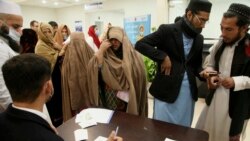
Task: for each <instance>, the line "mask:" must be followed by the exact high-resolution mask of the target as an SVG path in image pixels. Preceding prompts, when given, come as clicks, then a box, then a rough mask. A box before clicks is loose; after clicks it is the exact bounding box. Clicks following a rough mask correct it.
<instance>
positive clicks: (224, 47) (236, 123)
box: [197, 3, 250, 141]
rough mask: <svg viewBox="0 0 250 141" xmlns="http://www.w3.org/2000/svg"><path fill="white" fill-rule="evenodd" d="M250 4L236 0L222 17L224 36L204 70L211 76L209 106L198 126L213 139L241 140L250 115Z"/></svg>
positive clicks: (222, 34)
mask: <svg viewBox="0 0 250 141" xmlns="http://www.w3.org/2000/svg"><path fill="white" fill-rule="evenodd" d="M249 13H250V7H248V6H246V5H243V4H236V3H233V4H231V5H230V7H229V9H228V10H227V12H225V13H224V15H223V17H222V20H221V24H220V25H221V37H222V39H221V40H219V42H218V43H217V44H216V45H215V46H214V47H213V50H212V51H211V56H210V60H209V61H208V67H207V68H206V70H205V71H218V72H220V74H219V75H218V76H213V77H210V79H209V80H210V81H209V83H208V84H209V87H210V89H211V92H210V94H209V95H208V96H207V98H206V103H207V106H205V107H204V109H203V112H202V114H201V116H200V118H199V120H198V123H197V128H199V129H203V130H206V131H208V132H209V140H210V141H229V140H230V141H240V135H241V133H243V134H244V133H245V128H244V127H245V126H246V122H245V121H246V120H247V119H249V117H250V102H249V101H250V83H249V82H250V35H249V34H248V33H247V32H248V28H249V25H250V15H249Z"/></svg>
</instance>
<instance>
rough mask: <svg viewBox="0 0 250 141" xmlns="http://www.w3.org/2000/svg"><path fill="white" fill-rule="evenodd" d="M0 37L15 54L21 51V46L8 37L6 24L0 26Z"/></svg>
mask: <svg viewBox="0 0 250 141" xmlns="http://www.w3.org/2000/svg"><path fill="white" fill-rule="evenodd" d="M0 36H2V37H3V38H4V39H6V40H7V41H8V45H9V46H10V48H11V49H12V50H14V51H15V52H17V53H19V52H20V51H21V46H20V45H19V44H18V43H17V42H16V41H15V40H13V39H12V38H11V37H10V36H9V27H8V26H7V25H6V24H2V26H1V27H0Z"/></svg>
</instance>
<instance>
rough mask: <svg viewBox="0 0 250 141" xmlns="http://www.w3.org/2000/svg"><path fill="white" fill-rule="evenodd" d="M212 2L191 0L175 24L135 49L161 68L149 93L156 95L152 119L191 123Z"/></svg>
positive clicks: (169, 25) (161, 28)
mask: <svg viewBox="0 0 250 141" xmlns="http://www.w3.org/2000/svg"><path fill="white" fill-rule="evenodd" d="M211 7H212V3H210V2H209V1H207V0H191V1H190V3H189V4H188V7H187V8H186V12H185V15H184V16H183V17H182V18H181V19H180V20H179V21H178V22H177V23H174V24H165V25H164V24H162V25H161V26H160V27H159V28H158V30H157V31H156V32H154V33H152V34H149V35H147V36H145V37H144V38H142V39H141V40H139V41H138V42H137V43H136V44H135V48H136V49H137V50H138V51H139V52H141V53H142V54H144V55H146V56H147V57H149V58H150V59H152V60H153V61H155V62H157V64H158V70H157V74H156V76H155V79H154V80H153V82H152V85H151V86H150V89H149V92H150V93H151V94H152V95H153V96H154V114H153V118H154V119H157V120H161V121H165V122H170V123H174V124H179V125H183V126H191V123H192V120H193V114H194V103H195V101H196V100H197V99H198V90H197V86H196V78H195V77H198V78H200V79H202V78H201V76H200V74H199V73H200V72H202V70H203V69H202V66H201V65H202V49H203V36H202V35H201V34H200V33H201V31H202V29H203V28H204V27H205V24H206V22H207V21H208V20H209V15H210V11H211Z"/></svg>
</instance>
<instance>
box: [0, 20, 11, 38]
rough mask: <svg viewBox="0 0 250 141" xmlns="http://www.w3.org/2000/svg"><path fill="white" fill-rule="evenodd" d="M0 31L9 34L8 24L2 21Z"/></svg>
mask: <svg viewBox="0 0 250 141" xmlns="http://www.w3.org/2000/svg"><path fill="white" fill-rule="evenodd" d="M0 31H1V32H2V33H3V34H6V35H8V34H9V27H8V25H6V24H4V23H3V24H2V26H1V27H0Z"/></svg>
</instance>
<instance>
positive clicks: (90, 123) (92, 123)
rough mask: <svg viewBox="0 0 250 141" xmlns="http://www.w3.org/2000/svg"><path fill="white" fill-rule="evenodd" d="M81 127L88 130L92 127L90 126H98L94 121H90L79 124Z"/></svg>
mask: <svg viewBox="0 0 250 141" xmlns="http://www.w3.org/2000/svg"><path fill="white" fill-rule="evenodd" d="M79 125H80V126H81V127H82V128H87V127H90V126H94V125H97V123H96V122H95V121H94V120H90V121H84V122H79Z"/></svg>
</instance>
